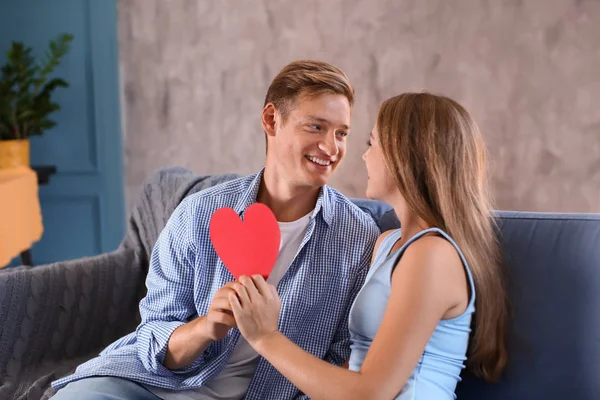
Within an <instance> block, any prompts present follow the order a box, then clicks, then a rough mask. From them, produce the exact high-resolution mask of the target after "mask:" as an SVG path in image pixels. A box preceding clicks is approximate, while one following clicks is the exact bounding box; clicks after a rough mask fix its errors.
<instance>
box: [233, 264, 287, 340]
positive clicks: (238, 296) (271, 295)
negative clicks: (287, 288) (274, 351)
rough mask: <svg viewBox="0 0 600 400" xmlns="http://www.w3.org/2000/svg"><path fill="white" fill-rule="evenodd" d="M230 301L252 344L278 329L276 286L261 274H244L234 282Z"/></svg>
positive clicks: (244, 333) (246, 336)
mask: <svg viewBox="0 0 600 400" xmlns="http://www.w3.org/2000/svg"><path fill="white" fill-rule="evenodd" d="M232 287H233V289H234V290H235V293H233V292H230V293H229V302H230V305H231V309H232V311H233V316H234V318H235V321H236V323H237V327H238V329H239V330H240V332H241V333H242V335H243V336H244V338H246V340H247V341H248V343H250V345H251V346H252V347H256V345H257V343H259V342H260V341H261V340H262V339H264V338H266V337H268V336H269V335H271V334H273V333H275V332H278V329H277V323H278V320H279V311H280V310H281V300H280V299H279V295H278V294H277V289H276V288H275V286H273V285H270V284H268V283H267V282H266V281H265V280H264V278H263V277H262V276H260V275H253V276H252V278H250V277H247V276H241V277H240V278H239V282H236V284H235V285H232Z"/></svg>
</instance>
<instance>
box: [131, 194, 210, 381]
mask: <svg viewBox="0 0 600 400" xmlns="http://www.w3.org/2000/svg"><path fill="white" fill-rule="evenodd" d="M190 211H191V207H190V206H189V203H188V202H187V201H185V200H184V201H183V202H182V203H181V204H180V205H179V206H178V207H177V208H176V209H175V211H174V212H173V214H172V215H171V217H170V218H169V220H168V222H167V224H166V226H165V228H164V229H163V230H162V232H161V233H160V235H159V237H158V240H157V242H156V244H155V246H154V248H153V250H152V255H151V256H150V266H149V270H148V276H147V278H146V287H147V289H148V291H147V294H146V297H144V298H143V299H142V301H141V302H140V315H141V323H140V325H139V326H138V328H137V330H136V346H137V354H138V357H139V359H140V360H141V362H142V364H143V365H144V367H145V368H146V369H147V370H148V371H149V372H152V373H154V374H157V375H160V376H172V375H173V374H175V375H178V374H187V373H189V372H191V371H193V370H195V369H196V368H198V367H199V366H200V365H201V363H202V361H203V356H200V357H199V359H197V360H196V361H194V362H193V363H192V364H191V365H189V366H188V367H186V368H183V369H180V370H169V369H167V368H166V367H164V366H163V362H164V359H165V355H166V353H167V344H168V342H169V338H170V337H171V334H172V333H173V331H174V330H175V329H176V328H178V327H179V326H181V325H183V324H185V323H187V322H188V321H189V320H190V318H191V317H192V316H193V315H195V314H196V306H195V304H194V295H193V290H194V264H195V259H196V248H195V246H194V242H193V241H192V240H191V236H192V235H191V234H190V230H191V225H192V222H193V219H192V218H191V212H190Z"/></svg>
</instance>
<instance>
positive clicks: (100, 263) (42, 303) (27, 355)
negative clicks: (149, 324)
mask: <svg viewBox="0 0 600 400" xmlns="http://www.w3.org/2000/svg"><path fill="white" fill-rule="evenodd" d="M136 261H137V260H136V256H135V253H134V252H133V251H132V250H130V249H125V248H119V249H118V250H115V251H114V252H111V253H106V254H101V255H98V256H94V257H86V258H81V259H77V260H71V261H65V262H58V263H53V264H48V265H42V266H36V267H31V268H23V267H19V268H15V269H14V270H5V271H0V380H5V379H11V378H12V379H14V378H17V377H18V376H19V373H20V372H25V371H27V370H29V369H30V368H32V367H35V366H36V365H39V364H41V363H54V362H57V361H60V360H62V359H65V358H76V357H80V356H82V355H85V354H89V353H90V352H92V351H95V350H100V349H101V348H102V347H103V346H106V345H107V344H109V343H110V342H112V341H114V340H115V339H117V338H119V337H121V336H123V335H124V334H126V333H128V332H132V331H133V330H135V326H136V324H137V323H138V321H139V313H138V312H137V305H138V293H139V289H140V285H143V277H142V274H141V270H140V266H139V264H140V263H139V262H136Z"/></svg>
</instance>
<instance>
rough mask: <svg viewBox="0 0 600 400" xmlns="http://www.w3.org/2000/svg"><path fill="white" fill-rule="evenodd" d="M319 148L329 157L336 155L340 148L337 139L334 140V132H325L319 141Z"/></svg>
mask: <svg viewBox="0 0 600 400" xmlns="http://www.w3.org/2000/svg"><path fill="white" fill-rule="evenodd" d="M319 149H321V150H322V151H323V152H325V154H327V155H328V156H329V157H333V156H336V155H337V154H338V153H339V151H340V149H339V147H338V145H337V140H335V132H327V134H326V135H325V136H324V137H323V139H322V140H321V142H320V143H319Z"/></svg>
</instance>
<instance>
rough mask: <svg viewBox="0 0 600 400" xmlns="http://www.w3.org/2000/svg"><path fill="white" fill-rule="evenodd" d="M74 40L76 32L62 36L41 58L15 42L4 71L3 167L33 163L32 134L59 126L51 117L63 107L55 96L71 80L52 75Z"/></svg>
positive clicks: (0, 83)
mask: <svg viewBox="0 0 600 400" xmlns="http://www.w3.org/2000/svg"><path fill="white" fill-rule="evenodd" d="M72 40H73V35H70V34H67V33H63V34H60V35H58V37H57V38H56V39H54V40H51V41H50V45H49V49H48V51H47V52H46V53H45V54H44V57H43V58H42V59H41V60H40V61H38V60H36V59H35V57H33V56H32V54H31V52H32V49H31V48H29V47H25V45H24V44H23V43H21V42H15V41H13V42H12V46H11V47H10V48H9V49H8V51H7V52H6V63H5V64H4V66H2V69H1V70H0V168H8V167H13V166H18V165H26V166H29V137H31V136H34V135H41V134H42V133H43V132H44V131H45V130H47V129H50V128H52V127H53V126H55V125H56V123H55V122H54V121H52V120H51V119H49V118H48V116H49V115H50V114H51V113H53V112H55V111H57V110H59V109H60V106H59V105H58V104H57V103H55V102H53V101H52V98H51V95H52V93H53V92H54V90H55V89H56V88H58V87H67V86H68V83H67V82H65V81H64V80H63V79H60V78H54V79H50V80H49V76H50V74H51V73H52V71H54V69H55V68H56V66H58V65H59V61H60V59H61V58H62V57H63V56H64V55H65V54H67V52H68V51H69V49H70V45H71V41H72Z"/></svg>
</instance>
